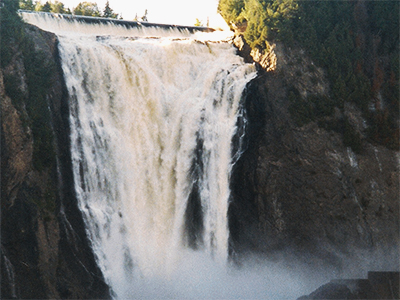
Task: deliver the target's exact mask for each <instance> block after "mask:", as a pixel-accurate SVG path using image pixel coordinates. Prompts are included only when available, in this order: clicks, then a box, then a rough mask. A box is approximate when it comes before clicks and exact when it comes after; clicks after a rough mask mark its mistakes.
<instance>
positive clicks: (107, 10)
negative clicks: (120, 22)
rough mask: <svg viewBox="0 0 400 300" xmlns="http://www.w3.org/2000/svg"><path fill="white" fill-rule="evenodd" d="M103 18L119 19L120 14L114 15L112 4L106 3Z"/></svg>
mask: <svg viewBox="0 0 400 300" xmlns="http://www.w3.org/2000/svg"><path fill="white" fill-rule="evenodd" d="M102 17H103V18H112V19H117V18H118V14H116V13H114V11H113V9H112V8H111V7H110V2H109V1H107V2H106V6H105V7H104V10H103V15H102Z"/></svg>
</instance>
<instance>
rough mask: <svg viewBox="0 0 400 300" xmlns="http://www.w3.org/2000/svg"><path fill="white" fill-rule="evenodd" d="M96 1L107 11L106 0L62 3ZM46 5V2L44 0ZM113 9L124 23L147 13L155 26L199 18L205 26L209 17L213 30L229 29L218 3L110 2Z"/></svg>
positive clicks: (210, 0)
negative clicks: (156, 24)
mask: <svg viewBox="0 0 400 300" xmlns="http://www.w3.org/2000/svg"><path fill="white" fill-rule="evenodd" d="M83 1H87V2H96V3H97V6H98V7H99V9H100V11H103V10H104V6H105V3H106V1H107V0H61V2H62V3H64V5H65V6H66V7H69V8H70V9H71V10H72V9H73V8H74V7H75V6H77V5H78V3H79V2H83ZM42 2H44V1H42ZM109 2H110V7H111V8H112V9H113V10H114V12H115V13H117V14H122V17H123V18H124V20H133V19H134V18H135V15H136V14H137V15H138V17H139V18H140V17H141V16H143V15H144V12H145V10H146V9H147V11H148V15H147V17H148V20H149V22H153V23H164V24H175V25H188V26H192V25H194V23H195V22H196V18H198V19H199V20H200V21H201V22H202V23H203V25H204V26H206V24H207V17H208V18H209V22H210V27H214V28H216V27H221V28H224V29H228V27H227V25H226V23H225V21H224V20H223V19H222V17H221V16H219V15H218V14H217V6H218V0H201V1H199V0H169V1H166V0H131V1H129V0H128V1H127V0H109Z"/></svg>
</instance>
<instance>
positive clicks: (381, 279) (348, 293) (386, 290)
mask: <svg viewBox="0 0 400 300" xmlns="http://www.w3.org/2000/svg"><path fill="white" fill-rule="evenodd" d="M312 299H316V300H322V299H399V272H369V273H368V279H336V280H332V281H331V282H329V283H327V284H325V285H323V286H321V287H320V288H318V289H317V290H315V291H314V292H312V293H311V294H310V295H308V296H302V297H300V298H299V299H298V300H312Z"/></svg>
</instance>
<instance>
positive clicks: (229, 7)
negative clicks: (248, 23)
mask: <svg viewBox="0 0 400 300" xmlns="http://www.w3.org/2000/svg"><path fill="white" fill-rule="evenodd" d="M244 6H245V1H244V0H220V1H219V3H218V13H219V14H220V15H221V16H222V17H223V18H224V20H225V21H226V22H227V23H228V24H237V23H241V22H243V21H244V20H245V19H244V17H243V14H242V12H243V10H244Z"/></svg>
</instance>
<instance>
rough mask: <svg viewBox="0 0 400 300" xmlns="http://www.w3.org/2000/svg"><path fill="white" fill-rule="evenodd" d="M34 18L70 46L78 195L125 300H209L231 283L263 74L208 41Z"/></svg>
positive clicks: (102, 260) (64, 50) (66, 59)
mask: <svg viewBox="0 0 400 300" xmlns="http://www.w3.org/2000/svg"><path fill="white" fill-rule="evenodd" d="M23 17H24V19H25V20H27V21H29V22H30V23H32V24H35V25H37V26H39V27H41V28H43V29H45V30H50V31H53V32H55V33H56V34H57V35H58V39H59V50H60V57H61V61H62V68H63V72H64V77H65V81H66V85H67V88H68V92H69V96H70V109H71V115H70V122H71V143H72V146H71V154H72V162H73V172H74V180H75V188H76V192H77V197H78V200H79V206H80V209H81V210H82V212H83V214H84V219H85V223H86V227H87V231H88V235H89V238H90V240H91V243H92V247H93V250H94V253H95V255H96V258H97V261H98V264H99V266H100V268H101V270H102V272H103V274H104V277H105V279H106V281H107V283H108V284H109V285H110V287H111V289H112V292H113V295H114V296H115V297H116V298H120V299H124V298H147V299H148V298H153V297H162V298H171V297H172V298H176V297H181V296H183V297H189V296H190V295H193V297H195V298H197V297H196V295H195V294H196V293H197V292H196V293H195V294H191V292H190V290H193V289H194V291H196V289H199V288H200V289H202V288H201V286H203V287H204V284H203V283H201V281H203V282H204V280H207V278H208V276H209V275H211V273H210V272H211V270H212V272H213V273H215V272H216V274H217V277H220V276H222V274H225V273H226V272H228V269H227V268H226V265H227V261H228V238H229V231H228V221H227V212H228V204H229V197H230V191H229V177H230V171H231V168H232V155H235V153H232V146H231V141H232V138H233V136H234V135H235V133H236V132H237V128H236V124H237V120H238V118H239V117H240V118H242V117H243V115H242V114H243V110H242V108H241V107H240V101H241V96H242V93H243V90H244V87H245V85H246V83H247V82H248V81H249V80H251V79H252V78H254V76H255V70H254V67H253V66H252V65H247V64H244V63H243V61H242V59H241V58H240V57H238V56H237V55H236V54H235V49H234V48H233V47H232V46H231V45H230V44H228V43H221V42H204V41H205V40H208V41H210V40H213V39H215V37H211V36H210V38H209V37H208V36H207V35H204V34H202V35H197V38H196V35H191V34H189V33H188V32H182V31H181V30H165V29H159V30H157V29H154V28H153V29H151V30H155V31H154V32H144V31H143V30H142V29H137V28H135V29H126V28H121V26H115V25H112V24H105V25H104V24H101V25H89V24H80V23H79V22H77V21H66V20H63V19H57V18H54V17H51V16H49V15H47V14H44V15H40V14H23ZM214 36H215V35H214ZM237 151H240V149H237ZM236 156H237V155H236ZM193 249H196V250H197V251H194V250H193ZM182 274H186V275H185V276H182ZM184 282H187V284H185V286H186V287H185V286H182V284H183V283H184ZM207 285H208V283H207ZM162 287H164V288H162ZM160 288H161V290H160ZM187 289H189V290H187ZM162 290H164V291H165V293H162V294H160V292H161V291H162ZM206 290H207V289H206ZM154 293H156V294H154ZM204 295H205V297H208V294H204ZM213 295H214V297H216V295H217V294H213ZM210 296H211V294H210Z"/></svg>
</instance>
